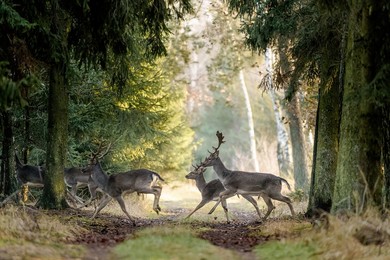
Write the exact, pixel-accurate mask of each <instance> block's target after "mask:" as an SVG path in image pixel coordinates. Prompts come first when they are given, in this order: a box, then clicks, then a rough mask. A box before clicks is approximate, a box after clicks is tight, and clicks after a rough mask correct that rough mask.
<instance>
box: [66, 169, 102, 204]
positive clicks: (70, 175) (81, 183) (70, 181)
mask: <svg viewBox="0 0 390 260" xmlns="http://www.w3.org/2000/svg"><path fill="white" fill-rule="evenodd" d="M64 181H65V184H66V186H68V187H69V188H70V194H71V196H72V197H73V198H74V199H76V200H77V201H78V202H79V203H81V204H82V205H81V206H79V207H78V208H81V207H84V206H87V205H89V204H90V203H91V202H92V201H93V200H95V199H96V198H97V195H96V192H97V191H101V190H99V189H98V186H97V185H96V183H95V182H94V181H93V180H92V178H91V172H89V171H83V169H81V168H78V167H71V168H65V170H64ZM83 187H88V191H89V194H90V197H89V199H88V200H87V201H86V202H84V201H82V199H81V198H79V197H78V196H77V190H78V189H79V188H83Z"/></svg>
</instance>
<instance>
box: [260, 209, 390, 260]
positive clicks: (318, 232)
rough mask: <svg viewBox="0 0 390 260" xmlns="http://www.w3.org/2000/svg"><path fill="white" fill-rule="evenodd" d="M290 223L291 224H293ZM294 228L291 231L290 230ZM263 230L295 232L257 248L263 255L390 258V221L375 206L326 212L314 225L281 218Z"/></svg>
mask: <svg viewBox="0 0 390 260" xmlns="http://www.w3.org/2000/svg"><path fill="white" fill-rule="evenodd" d="M289 225H290V228H289ZM288 229H290V231H288ZM261 232H262V234H270V235H271V234H277V233H281V234H287V233H288V232H290V234H292V236H288V238H287V239H282V240H281V241H273V242H269V243H266V244H263V245H259V246H257V247H256V248H255V250H254V252H255V253H256V255H257V257H258V258H259V259H389V256H390V221H389V220H388V219H383V218H382V217H381V215H380V214H379V213H378V212H377V211H375V210H368V211H367V212H366V213H365V214H364V215H361V216H358V215H353V214H350V215H344V216H341V217H336V216H333V215H324V216H323V217H322V218H321V219H318V220H316V221H315V225H314V226H313V227H312V228H309V227H308V226H307V227H306V228H305V226H304V225H303V226H300V225H299V224H294V223H291V222H290V223H284V222H283V221H282V222H280V221H279V222H278V223H274V224H271V225H270V227H267V225H266V227H265V229H263V230H262V231H261Z"/></svg>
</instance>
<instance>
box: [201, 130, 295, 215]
mask: <svg viewBox="0 0 390 260" xmlns="http://www.w3.org/2000/svg"><path fill="white" fill-rule="evenodd" d="M216 135H217V137H218V146H217V147H213V148H214V152H209V153H210V155H209V156H208V157H206V158H205V160H204V161H203V162H202V164H201V165H202V166H203V167H210V166H213V168H214V171H215V172H216V173H217V175H218V178H219V180H220V181H221V183H222V184H223V186H224V188H225V190H224V191H222V192H221V193H220V194H219V197H220V200H221V201H222V200H223V199H225V198H228V197H230V196H232V195H234V194H240V195H242V196H244V195H260V196H261V197H262V198H263V199H264V201H265V203H266V204H267V207H268V210H267V213H266V214H265V216H264V217H263V220H265V219H267V217H268V216H269V215H270V214H271V212H272V210H273V209H274V208H275V207H274V205H273V204H272V201H271V199H274V200H278V201H282V202H285V203H286V204H287V205H288V207H289V208H290V211H291V215H292V216H295V213H294V209H293V206H292V202H291V200H290V198H288V197H286V196H283V195H282V194H281V191H282V182H284V183H286V185H287V187H288V188H289V189H290V185H289V183H288V182H287V181H286V180H285V179H283V178H281V177H278V176H275V175H273V174H270V173H258V172H244V171H232V170H229V169H227V168H226V167H225V165H224V164H223V163H222V161H221V159H220V158H219V147H220V146H221V144H222V143H224V142H225V141H223V138H224V136H223V135H222V133H221V132H219V131H217V133H216ZM222 206H223V207H224V205H223V204H222ZM224 209H225V208H224ZM225 212H227V208H226V209H225ZM257 213H258V215H259V217H260V218H261V216H260V212H259V211H258V212H257Z"/></svg>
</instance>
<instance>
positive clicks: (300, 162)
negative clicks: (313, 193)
mask: <svg viewBox="0 0 390 260" xmlns="http://www.w3.org/2000/svg"><path fill="white" fill-rule="evenodd" d="M286 114H287V117H288V119H289V125H290V136H291V146H292V156H293V165H294V180H295V188H296V189H302V190H303V191H308V190H309V183H308V181H309V177H308V176H309V174H308V170H307V158H306V149H305V144H306V141H305V136H304V134H303V126H302V121H301V110H300V107H299V99H298V96H297V93H295V94H294V96H293V98H292V99H291V101H290V102H289V103H288V105H287V107H286Z"/></svg>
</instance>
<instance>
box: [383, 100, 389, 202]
mask: <svg viewBox="0 0 390 260" xmlns="http://www.w3.org/2000/svg"><path fill="white" fill-rule="evenodd" d="M383 115H384V120H383V127H382V129H383V134H384V138H383V162H384V169H383V171H384V185H385V186H384V203H383V206H384V208H386V209H390V106H387V107H386V108H385V109H383Z"/></svg>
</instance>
